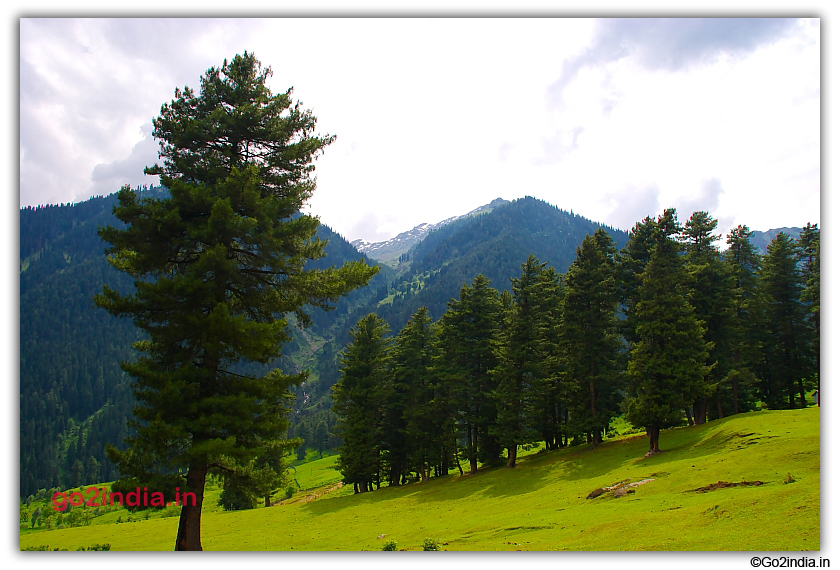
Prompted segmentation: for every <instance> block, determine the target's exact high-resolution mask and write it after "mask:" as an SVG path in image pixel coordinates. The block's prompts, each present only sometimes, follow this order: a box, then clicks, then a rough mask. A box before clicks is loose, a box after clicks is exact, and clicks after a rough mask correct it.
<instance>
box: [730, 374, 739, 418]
mask: <svg viewBox="0 0 840 570" xmlns="http://www.w3.org/2000/svg"><path fill="white" fill-rule="evenodd" d="M732 389H733V391H734V392H735V415H738V414H739V413H740V412H739V408H738V378H737V377H736V378H735V381H734V382H733V384H732Z"/></svg>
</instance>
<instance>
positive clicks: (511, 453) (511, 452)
mask: <svg viewBox="0 0 840 570" xmlns="http://www.w3.org/2000/svg"><path fill="white" fill-rule="evenodd" d="M508 467H509V468H511V469H512V468H514V467H516V446H515V445H514V446H513V447H508Z"/></svg>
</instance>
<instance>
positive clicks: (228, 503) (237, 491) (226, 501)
mask: <svg viewBox="0 0 840 570" xmlns="http://www.w3.org/2000/svg"><path fill="white" fill-rule="evenodd" d="M219 506H221V507H222V508H223V509H224V510H226V511H241V510H245V509H255V508H257V499H256V497H254V496H253V495H252V494H251V493H248V492H247V491H246V490H245V489H242V488H240V487H238V486H236V485H231V486H230V487H225V488H224V489H223V490H222V494H221V496H220V497H219Z"/></svg>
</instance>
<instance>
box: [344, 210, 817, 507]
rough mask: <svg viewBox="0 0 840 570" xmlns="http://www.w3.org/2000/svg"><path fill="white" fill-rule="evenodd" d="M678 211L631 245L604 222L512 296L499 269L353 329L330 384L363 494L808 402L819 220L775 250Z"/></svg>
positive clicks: (532, 266) (813, 368) (520, 280)
mask: <svg viewBox="0 0 840 570" xmlns="http://www.w3.org/2000/svg"><path fill="white" fill-rule="evenodd" d="M716 229H717V220H715V219H713V218H712V217H710V216H709V214H708V213H707V212H695V213H694V214H693V215H692V216H691V218H690V219H689V220H688V221H687V222H686V223H685V224H684V225H682V224H680V223H679V222H678V220H677V215H676V210H674V209H668V210H665V211H664V213H663V214H662V215H661V216H659V217H658V218H657V219H653V218H650V217H647V218H645V219H644V220H643V221H641V222H638V223H637V224H636V225H635V227H634V228H633V230H632V231H631V233H630V239H629V241H628V242H627V244H626V245H625V247H624V248H622V249H621V250H620V251H619V250H618V249H617V247H616V245H615V243H614V241H613V239H612V237H611V236H610V235H609V234H608V233H607V232H606V231H604V229H603V228H601V229H598V230H597V231H596V232H594V234H589V235H587V236H586V238H585V239H584V240H583V242H582V243H581V244H580V246H578V247H577V250H576V259H575V260H574V262H573V263H572V264H571V266H570V267H569V270H568V272H567V273H566V274H560V273H558V272H557V271H555V269H554V268H552V267H549V266H547V264H546V263H541V262H540V261H539V260H538V259H537V258H536V257H535V256H533V255H531V256H530V257H529V258H528V260H527V261H526V262H525V263H524V264H523V265H522V273H521V275H520V276H519V277H517V278H513V279H511V282H512V288H511V291H507V290H504V291H502V292H501V293H499V292H498V291H497V290H496V289H494V288H493V287H492V286H491V282H490V280H489V279H488V278H486V277H485V276H484V275H481V274H479V275H478V276H477V277H475V279H474V281H473V283H472V284H471V285H467V284H465V285H464V286H463V287H462V289H461V292H460V296H459V298H458V299H452V300H450V301H449V303H448V308H447V311H446V312H445V313H444V314H443V316H442V317H441V318H440V319H439V320H438V321H437V322H433V320H432V318H431V316H430V312H429V310H428V309H427V308H426V307H422V308H420V309H419V310H417V311H416V312H415V313H414V314H413V316H411V318H410V319H409V320H408V322H407V324H406V325H405V327H404V328H403V329H402V330H401V331H399V333H398V334H397V335H396V337H392V336H391V335H390V332H391V329H390V327H389V325H388V324H387V322H386V321H385V320H384V319H383V318H381V317H379V316H377V315H375V314H373V313H371V314H369V315H367V316H365V317H363V318H362V319H361V320H360V321H359V322H358V324H357V325H356V327H354V328H353V329H352V330H351V331H350V336H351V341H350V343H349V344H348V345H347V347H346V349H345V350H344V352H343V353H342V356H341V365H340V373H341V376H340V380H339V381H338V383H337V384H336V385H335V387H334V388H333V397H334V405H333V411H334V412H335V413H336V414H337V416H338V422H337V424H336V427H335V432H336V435H338V436H339V437H340V438H341V446H340V447H339V452H340V458H339V463H338V464H339V468H340V470H341V472H342V474H343V476H344V480H345V482H346V483H348V484H350V483H352V484H353V485H354V489H355V491H356V492H365V491H370V490H373V489H374V488H375V487H376V488H378V487H379V486H380V485H382V484H388V485H400V484H404V483H407V482H410V481H415V480H423V481H425V480H427V479H429V478H430V477H432V476H441V475H446V474H448V473H449V471H450V469H453V468H457V469H459V470H461V472H462V473H463V470H462V469H463V468H462V467H461V463H460V461H459V460H462V461H465V462H467V463H468V464H469V470H470V473H473V474H474V473H476V472H477V470H478V467H479V464H484V465H493V464H498V463H501V462H502V461H503V459H502V456H503V455H505V453H504V452H505V451H506V457H507V465H508V466H509V467H515V466H516V458H517V450H518V449H520V448H521V447H523V446H532V445H539V444H540V443H544V445H545V448H546V449H548V450H552V449H557V448H561V447H566V446H570V445H575V444H580V443H583V442H586V443H588V444H590V445H591V446H592V447H593V448H594V447H595V446H597V445H598V444H599V443H600V442H601V441H602V440H603V438H604V437H605V436H606V435H607V434H608V433H609V429H610V422H611V421H612V420H613V419H614V418H616V417H618V416H620V415H621V414H626V418H627V419H628V420H629V421H630V422H631V423H632V424H633V425H634V426H636V427H638V428H644V429H645V430H646V433H647V434H648V436H649V439H650V452H651V453H657V452H659V451H660V449H659V434H660V431H661V430H662V429H666V428H669V427H673V426H676V425H685V424H686V423H688V425H699V424H703V423H705V422H706V421H707V420H711V419H718V418H722V417H725V416H728V415H731V414H737V413H741V412H745V411H751V410H756V409H758V408H759V407H761V406H762V405H763V406H764V407H768V408H796V407H804V406H805V405H806V392H807V391H808V390H811V389H813V388H817V389H818V388H819V298H820V297H819V230H818V228H817V226H816V225H815V224H808V225H807V226H805V227H804V228H803V230H802V232H801V234H800V236H799V239H798V240H797V241H794V240H793V239H791V237H790V236H789V235H787V234H786V233H784V232H782V233H779V234H778V235H777V236H776V238H775V239H774V240H773V241H772V243H771V244H770V245H769V246H768V247H767V251H766V254H764V255H761V254H760V253H759V252H758V250H757V248H756V247H755V246H754V245H752V244H751V243H750V241H749V240H750V237H751V235H752V232H751V231H750V230H749V228H748V227H746V226H743V225H741V226H738V227H736V228H734V229H733V230H732V231H730V232H729V234H728V235H727V236H726V243H727V245H728V247H727V249H726V250H725V251H721V249H720V248H719V246H718V245H717V243H716V242H717V241H718V240H719V236H717V235H715V233H714V232H715V230H716Z"/></svg>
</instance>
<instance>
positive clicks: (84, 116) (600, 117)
mask: <svg viewBox="0 0 840 570" xmlns="http://www.w3.org/2000/svg"><path fill="white" fill-rule="evenodd" d="M243 49H248V50H249V51H254V52H256V54H257V56H258V57H259V58H260V59H261V60H262V61H263V63H265V64H267V65H270V66H271V67H272V68H273V70H274V76H273V77H272V79H271V80H270V85H271V87H272V89H273V90H274V91H275V92H280V91H284V90H285V89H287V88H288V87H290V86H294V88H295V90H294V96H295V97H296V98H298V99H299V100H301V101H302V103H303V104H304V106H305V107H307V108H310V109H312V110H313V112H314V114H315V115H316V116H317V117H318V120H319V123H318V125H319V131H320V132H321V133H329V134H336V135H338V138H337V140H336V142H335V143H334V144H333V145H332V146H331V147H329V148H327V149H326V153H325V155H324V156H323V157H322V158H320V159H319V161H318V162H317V163H316V166H317V168H316V172H317V175H318V184H319V186H318V190H317V192H316V193H315V196H314V198H313V200H312V203H311V211H312V212H313V213H316V214H318V215H319V216H320V217H321V219H322V221H323V222H324V223H327V224H329V225H330V226H332V227H333V228H334V229H336V230H337V231H339V232H340V233H342V234H343V235H345V236H346V237H348V238H351V239H353V238H356V237H366V238H367V239H372V238H373V237H376V239H381V238H383V237H390V236H389V235H387V234H388V233H391V234H395V233H398V232H399V231H403V230H406V229H409V228H411V227H413V226H415V225H417V224H420V223H423V222H436V221H439V220H441V219H444V218H447V217H449V216H452V215H457V214H461V213H464V212H466V211H469V210H471V209H473V208H475V207H477V206H479V205H482V204H485V203H487V202H489V201H491V200H492V199H494V198H496V197H499V196H501V197H504V198H506V199H511V198H516V197H520V196H523V195H526V194H528V195H533V196H536V197H538V198H542V199H545V200H547V201H549V202H551V203H553V204H556V205H558V206H560V207H562V208H566V209H573V210H574V211H575V212H578V213H580V214H582V215H585V216H587V217H590V218H592V219H595V220H599V221H600V220H604V221H608V222H609V221H614V223H621V224H629V226H632V221H633V220H631V219H627V218H628V216H627V215H626V213H627V212H629V211H632V208H630V209H628V204H629V203H630V195H627V196H625V195H626V194H627V193H628V192H631V189H636V190H635V191H636V192H639V193H640V194H639V195H638V196H637V197H636V200H635V201H636V203H638V204H641V205H645V206H647V205H648V204H651V203H652V197H651V196H652V194H651V190H650V189H651V188H655V189H656V197H657V201H658V203H659V205H661V206H662V207H666V206H669V205H673V204H676V203H679V202H680V201H681V200H682V201H683V202H685V201H686V200H690V199H691V197H692V196H694V195H696V194H697V193H698V192H699V191H700V189H701V188H702V187H703V184H704V181H707V180H710V179H717V180H719V181H720V187H721V188H723V191H722V192H721V193H720V196H719V203H718V206H717V211H718V215H720V216H726V217H728V218H727V219H735V220H737V222H738V223H747V224H748V225H750V226H751V227H754V228H756V229H762V228H764V227H770V226H771V225H775V226H780V225H791V224H793V225H799V224H804V223H805V222H806V221H814V220H815V218H816V217H818V216H819V189H820V186H819V168H820V165H819V132H820V114H819V96H820V72H819V65H820V63H819V49H820V44H819V26H818V25H814V24H813V22H807V21H806V22H801V21H793V20H790V21H788V20H784V21H771V20H767V21H765V20H762V21H754V20H716V19H712V20H691V19H688V20H685V21H678V22H674V21H659V20H657V21H648V20H638V21H631V20H606V21H595V20H586V19H562V18H558V19H476V20H471V19H451V20H447V19H393V20H392V19H382V18H379V19H311V20H310V19H271V20H250V19H249V20H188V19H186V20H154V19H131V20H26V19H24V20H22V21H21V115H20V116H21V135H20V140H21V159H20V170H21V183H20V186H21V204H22V205H26V204H35V203H42V202H47V201H50V202H56V201H68V200H73V199H82V198H85V197H86V196H89V195H91V194H94V193H103V192H106V191H108V189H109V187H111V186H113V188H112V189H111V191H115V190H117V189H118V188H119V184H120V183H121V182H120V181H123V180H125V181H129V183H131V184H138V183H148V182H150V181H149V180H144V178H143V176H142V166H145V165H147V164H150V163H151V162H150V161H153V160H154V155H153V154H152V153H153V152H154V145H153V144H152V141H151V140H150V139H148V137H147V136H144V135H143V134H142V133H139V132H138V127H139V126H140V125H148V123H149V121H150V120H151V118H153V117H154V116H156V114H157V113H158V112H159V109H160V105H161V104H162V103H163V102H166V101H169V100H170V99H171V98H172V94H173V91H174V88H175V87H176V86H180V87H183V86H184V85H187V84H188V85H190V86H193V87H197V85H198V78H199V76H200V75H201V74H202V73H203V72H204V71H205V70H206V69H207V68H208V67H210V66H211V65H216V66H218V65H220V64H221V62H222V60H223V59H224V58H226V57H228V58H229V57H231V56H232V55H234V54H235V53H241V52H242V50H243ZM559 93H562V102H563V104H562V105H557V104H556V103H557V101H558V94H559ZM149 157H150V158H149ZM759 191H760V192H761V194H762V196H766V197H767V198H768V199H767V200H756V198H755V197H756V192H759ZM794 191H795V192H796V196H797V200H796V201H795V203H791V204H789V205H788V206H787V207H784V208H780V207H778V206H776V205H775V204H776V203H778V202H779V201H784V200H786V199H787V197H789V196H790V195H791V192H794ZM616 200H618V201H619V202H620V203H621V204H623V206H622V208H621V211H622V214H621V215H619V214H618V212H617V211H613V206H612V204H614V203H615V201H616ZM788 202H791V201H790V200H788ZM371 212H374V213H375V214H376V216H377V218H376V219H377V220H378V221H376V222H375V223H374V222H373V221H371ZM651 213H657V212H651ZM362 220H368V221H367V222H362ZM629 226H628V227H629ZM362 231H364V232H366V234H365V235H364V236H362V235H361V234H360V235H354V233H353V232H362Z"/></svg>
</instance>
